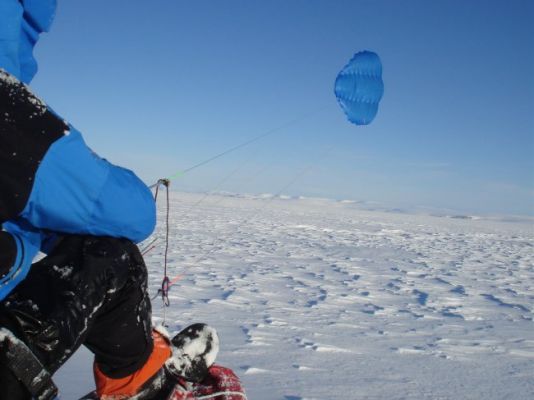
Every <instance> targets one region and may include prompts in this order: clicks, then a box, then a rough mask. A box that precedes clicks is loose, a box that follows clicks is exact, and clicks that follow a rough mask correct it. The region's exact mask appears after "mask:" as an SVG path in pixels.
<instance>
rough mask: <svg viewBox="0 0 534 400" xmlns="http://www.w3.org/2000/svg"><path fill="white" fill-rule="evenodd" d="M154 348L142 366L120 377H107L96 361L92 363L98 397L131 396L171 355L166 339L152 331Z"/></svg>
mask: <svg viewBox="0 0 534 400" xmlns="http://www.w3.org/2000/svg"><path fill="white" fill-rule="evenodd" d="M152 338H153V339H154V350H152V354H150V357H149V358H148V360H147V362H146V363H145V365H143V367H142V368H141V369H140V370H138V371H136V372H134V373H133V374H131V375H128V376H126V377H124V378H120V379H112V378H109V377H107V376H106V375H104V374H103V373H102V371H100V369H99V368H98V365H97V363H94V366H93V370H94V374H95V382H96V393H97V395H98V398H100V399H113V400H119V399H126V398H129V397H130V396H133V395H134V394H136V393H137V391H138V390H139V389H140V388H141V386H143V384H144V383H145V382H147V381H148V380H149V379H150V378H152V377H153V376H154V375H155V374H156V372H158V371H159V370H160V369H161V367H162V366H163V364H165V361H167V359H168V358H169V357H170V356H171V347H170V345H169V342H168V341H167V339H166V338H165V337H164V336H163V335H161V334H160V333H158V332H156V331H153V332H152Z"/></svg>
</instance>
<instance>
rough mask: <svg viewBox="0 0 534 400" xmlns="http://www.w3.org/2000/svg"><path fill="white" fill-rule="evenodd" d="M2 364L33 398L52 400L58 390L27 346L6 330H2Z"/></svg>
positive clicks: (0, 334)
mask: <svg viewBox="0 0 534 400" xmlns="http://www.w3.org/2000/svg"><path fill="white" fill-rule="evenodd" d="M0 349H1V354H2V359H3V360H2V362H5V365H6V366H7V367H8V368H9V369H10V370H11V372H13V375H15V377H16V378H17V379H18V380H19V381H21V382H22V384H23V385H24V386H25V387H26V389H27V390H28V391H29V392H30V394H31V395H32V397H33V398H34V399H37V400H52V399H54V398H55V397H56V396H57V394H58V388H57V386H56V385H55V384H54V382H53V381H52V375H50V373H49V372H48V371H47V370H46V368H45V367H44V366H43V364H41V362H40V361H39V360H38V359H37V357H35V354H33V352H32V351H31V350H30V349H29V348H28V346H26V344H25V343H24V342H23V341H22V340H20V339H18V338H17V337H15V335H13V333H12V332H11V331H10V330H8V329H6V328H2V329H0Z"/></svg>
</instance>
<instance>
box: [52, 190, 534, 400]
mask: <svg viewBox="0 0 534 400" xmlns="http://www.w3.org/2000/svg"><path fill="white" fill-rule="evenodd" d="M201 199H203V201H201V202H200V203H198V201H199V200H201ZM171 201H172V205H171V207H172V208H171V245H170V252H169V259H170V265H169V267H170V275H171V279H172V278H174V277H175V276H177V275H182V278H181V279H180V280H179V281H178V282H177V284H176V285H175V286H174V287H173V288H172V289H171V292H170V301H171V307H170V308H168V309H167V311H166V320H167V324H168V325H169V328H168V329H169V331H170V332H171V334H174V333H176V332H178V331H179V330H181V329H182V328H184V327H186V326H187V325H189V324H191V323H194V322H206V323H208V324H210V325H211V326H213V327H215V328H216V329H217V331H218V333H219V337H220V340H221V349H220V354H219V357H218V359H217V363H219V364H222V365H225V366H228V367H230V368H232V369H234V371H235V372H236V373H237V374H238V375H239V376H240V377H241V378H242V380H243V382H244V385H245V388H246V390H247V394H248V397H249V398H250V399H254V400H278V399H281V400H304V399H307V400H311V399H332V400H334V399H339V400H349V399H388V400H389V399H418V400H421V399H455V400H457V399H485V400H488V399H518V400H519V399H521V400H523V399H531V398H534V322H533V318H534V314H533V311H534V262H533V261H534V251H533V246H534V230H533V227H534V224H533V221H532V220H524V221H521V220H520V219H516V220H514V221H512V222H510V221H508V222H507V221H504V220H498V219H484V218H479V219H473V218H467V217H462V218H459V216H456V217H455V218H446V217H437V216H428V215H417V214H401V213H388V212H383V211H368V210H362V209H361V208H359V206H358V204H354V203H350V202H334V201H327V200H317V199H315V200H314V199H280V198H277V199H270V198H269V197H268V196H264V197H257V198H254V197H249V198H247V197H245V198H243V197H230V196H218V195H217V196H209V197H207V198H204V197H203V195H194V194H186V193H173V194H172V196H171ZM164 211H165V207H164V204H163V203H161V204H160V205H159V217H160V221H161V222H160V224H159V225H158V230H157V232H156V235H157V236H159V237H161V239H160V240H159V241H158V242H157V244H158V246H157V248H156V249H154V250H152V251H151V252H150V253H149V254H147V256H146V260H147V264H148V267H149V271H150V289H151V292H152V293H156V291H157V289H158V288H159V286H160V284H161V279H162V273H163V269H162V265H163V252H164V240H163V238H164V232H165V225H164ZM154 316H155V317H154V319H155V322H156V323H161V321H162V316H163V311H162V308H161V301H160V300H155V301H154ZM56 378H57V383H58V385H59V387H60V388H61V389H62V390H63V396H62V398H63V399H74V398H76V397H77V396H76V395H82V394H84V393H85V392H87V391H89V390H90V389H91V388H92V374H91V356H90V354H89V353H88V352H87V351H85V350H84V351H80V352H78V353H77V354H76V355H75V356H74V357H73V359H72V360H71V361H69V363H67V365H66V367H64V368H63V369H62V370H60V372H59V373H58V374H57V376H56Z"/></svg>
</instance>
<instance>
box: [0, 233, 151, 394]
mask: <svg viewBox="0 0 534 400" xmlns="http://www.w3.org/2000/svg"><path fill="white" fill-rule="evenodd" d="M0 328H7V329H9V330H10V331H11V332H12V333H13V334H14V335H15V336H16V337H17V338H19V339H21V340H22V341H23V342H24V343H25V344H26V345H27V346H28V347H29V348H30V350H31V351H32V352H33V353H34V354H35V356H36V357H37V358H38V359H39V361H40V362H41V364H42V365H44V366H45V368H46V369H47V370H48V371H49V372H50V373H51V374H53V373H54V372H56V371H57V370H58V369H59V367H60V366H61V365H63V364H64V363H65V361H66V360H67V359H68V358H69V357H70V356H71V355H72V354H73V353H74V352H75V351H76V349H77V348H78V347H79V346H80V345H82V344H83V345H85V346H87V347H88V348H89V350H91V351H92V352H93V353H94V355H95V361H96V362H97V363H98V365H99V368H100V370H101V371H102V372H103V373H104V374H106V375H107V376H109V377H111V378H122V377H125V376H127V375H129V374H131V373H133V372H134V371H136V370H138V369H139V368H140V367H141V366H142V365H143V364H144V363H145V362H146V360H147V359H148V357H149V356H150V354H151V352H152V348H153V343H152V335H151V308H150V299H149V297H148V293H147V271H146V267H145V264H144V261H143V258H142V256H141V254H140V253H139V250H138V248H137V246H135V245H134V244H133V243H131V242H130V241H128V240H125V239H115V238H107V237H94V236H65V237H63V239H61V242H60V243H59V244H58V245H57V246H56V247H55V248H54V250H53V251H52V252H51V253H50V254H49V255H48V256H47V257H45V258H43V259H42V260H41V261H39V262H37V263H35V264H33V266H32V268H31V270H30V272H29V274H28V276H27V277H26V279H25V280H24V281H23V282H22V283H21V284H19V286H17V288H16V289H15V290H14V291H13V292H12V293H11V294H10V295H9V296H8V297H7V298H6V299H4V301H2V302H1V303H0ZM4 396H6V397H5V398H6V399H10V400H23V399H24V400H27V399H30V398H31V397H30V395H29V393H28V392H27V390H26V389H25V388H24V386H23V385H22V384H21V383H20V382H19V381H18V380H17V379H15V378H14V376H13V374H12V373H11V371H10V370H9V369H8V368H7V367H6V365H5V364H3V363H1V362H0V398H1V399H4Z"/></svg>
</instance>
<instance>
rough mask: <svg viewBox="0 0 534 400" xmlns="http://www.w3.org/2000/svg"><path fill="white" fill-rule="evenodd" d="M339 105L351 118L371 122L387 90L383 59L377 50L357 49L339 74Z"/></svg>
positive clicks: (336, 88) (337, 90)
mask: <svg viewBox="0 0 534 400" xmlns="http://www.w3.org/2000/svg"><path fill="white" fill-rule="evenodd" d="M334 93H335V95H336V98H337V101H338V102H339V105H340V106H341V108H342V109H343V111H344V112H345V114H346V115H347V118H348V120H349V121H350V122H352V123H353V124H356V125H368V124H370V123H371V122H372V121H373V119H374V118H375V116H376V113H377V112H378V104H379V103H380V100H381V99H382V96H383V94H384V82H383V81H382V63H381V62H380V58H379V57H378V55H377V54H376V53H373V52H371V51H361V52H359V53H356V54H355V55H354V56H353V57H352V59H351V60H350V61H349V63H348V64H347V65H345V67H344V68H343V69H342V70H341V72H340V73H339V74H338V76H337V78H336V83H335V86H334Z"/></svg>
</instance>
